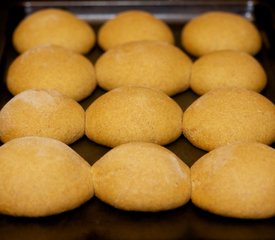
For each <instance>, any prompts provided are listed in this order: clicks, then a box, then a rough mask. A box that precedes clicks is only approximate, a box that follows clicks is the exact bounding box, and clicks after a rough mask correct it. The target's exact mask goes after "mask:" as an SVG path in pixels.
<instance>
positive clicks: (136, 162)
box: [92, 142, 191, 212]
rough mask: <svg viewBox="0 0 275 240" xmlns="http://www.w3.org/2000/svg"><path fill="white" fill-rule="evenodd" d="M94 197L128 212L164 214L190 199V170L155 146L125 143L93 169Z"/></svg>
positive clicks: (174, 157) (165, 151) (170, 154)
mask: <svg viewBox="0 0 275 240" xmlns="http://www.w3.org/2000/svg"><path fill="white" fill-rule="evenodd" d="M92 175H93V182H94V189H95V195H96V196H97V197H98V198H99V199H101V200H102V201H104V202H106V203H108V204H110V205H112V206H114V207H116V208H119V209H123V210H128V211H152V212H155V211H162V210H168V209H173V208H176V207H179V206H182V205H183V204H185V203H186V202H187V201H188V200H189V199H190V194H191V184H190V169H189V167H188V166H187V165H186V164H185V163H184V162H183V161H181V160H180V159H179V158H178V157H177V156H176V155H175V154H174V153H172V152H170V151H169V150H168V149H166V148H164V147H161V146H159V145H156V144H153V143H144V142H131V143H126V144H122V145H120V146H118V147H116V148H114V149H112V150H110V151H109V152H107V153H106V154H105V155H104V156H103V157H102V158H100V159H99V160H98V161H97V162H96V163H95V164H94V165H93V166H92Z"/></svg>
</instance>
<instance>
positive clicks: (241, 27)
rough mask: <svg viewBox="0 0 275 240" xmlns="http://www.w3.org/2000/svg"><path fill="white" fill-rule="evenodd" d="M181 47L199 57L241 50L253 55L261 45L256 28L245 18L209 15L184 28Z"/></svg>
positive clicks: (219, 12)
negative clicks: (211, 53)
mask: <svg viewBox="0 0 275 240" xmlns="http://www.w3.org/2000/svg"><path fill="white" fill-rule="evenodd" d="M181 43H182V45H183V47H184V48H185V50H186V51H188V52H189V53H191V54H192V55H194V56H197V57H199V56H202V55H205V54H207V53H210V52H214V51H218V50H239V51H244V52H247V53H249V54H252V55H254V54H256V53H257V52H258V51H259V50H260V48H261V44H262V41H261V36H260V34H259V31H258V30H257V28H256V27H255V26H254V25H253V23H251V22H250V21H249V20H248V19H246V18H245V17H243V16H241V15H238V14H235V13H229V12H222V11H210V12H206V13H204V14H202V15H199V16H197V17H195V18H194V19H191V20H190V21H189V22H188V23H187V24H186V25H185V26H184V27H183V29H182V33H181Z"/></svg>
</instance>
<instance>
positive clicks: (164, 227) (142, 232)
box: [0, 1, 275, 240]
mask: <svg viewBox="0 0 275 240" xmlns="http://www.w3.org/2000/svg"><path fill="white" fill-rule="evenodd" d="M45 7H58V8H63V9H67V10H69V11H71V12H73V13H75V14H76V15H78V16H79V17H80V18H82V19H84V20H86V21H88V22H89V23H90V24H92V26H93V28H94V29H95V30H96V31H97V30H98V28H99V27H100V25H101V24H102V22H104V21H106V20H107V19H110V18H112V17H113V16H114V15H115V14H116V13H118V12H121V11H124V10H128V9H141V10H146V11H149V12H151V13H153V14H155V15H156V16H157V17H158V18H160V19H163V20H164V21H166V22H167V23H168V24H169V25H170V27H171V28H172V30H173V32H174V35H175V37H176V44H177V46H179V47H181V46H180V32H181V29H182V27H183V25H184V23H185V22H186V21H187V20H189V19H190V18H192V17H194V16H196V15H198V14H201V13H203V12H206V11H210V10H226V11H230V12H235V13H238V14H241V15H243V16H245V17H247V18H249V19H250V20H251V21H254V22H255V23H256V25H257V26H258V28H259V29H260V31H261V35H262V38H263V42H264V44H263V45H264V46H263V48H262V50H261V52H260V53H259V54H257V56H256V57H257V59H258V60H259V61H260V62H261V63H262V65H263V67H264V68H265V70H266V72H267V75H268V85H267V87H266V88H265V89H264V90H263V92H262V94H263V95H265V96H266V97H268V98H269V99H270V100H271V101H273V102H275V50H274V46H273V44H275V42H274V41H273V40H274V36H273V35H274V30H273V19H272V11H271V9H270V8H269V6H268V5H266V4H265V2H263V1H261V2H252V1H28V2H24V1H21V2H17V3H15V4H13V5H11V7H10V8H9V9H6V11H5V14H6V15H7V19H5V18H4V17H5V14H2V15H1V17H0V18H1V19H0V20H1V22H0V37H1V41H0V54H1V55H0V61H1V65H0V72H1V77H2V81H1V85H0V108H2V106H3V105H4V104H5V103H6V102H7V101H8V100H9V99H10V98H11V97H12V95H11V94H10V93H9V92H8V91H7V89H6V86H5V75H6V70H7V68H8V66H9V64H10V63H11V61H12V60H13V59H14V58H15V57H16V56H17V55H18V54H17V53H16V51H15V50H14V48H13V46H12V44H11V35H12V32H13V30H14V28H15V27H16V25H17V24H18V23H19V21H20V20H21V19H22V18H23V17H25V16H26V15H28V14H30V13H32V12H33V11H36V10H39V9H41V8H45ZM1 12H4V10H3V9H2V10H1ZM102 52H103V51H102V50H101V49H100V48H99V47H98V46H96V47H95V48H94V49H93V50H92V51H91V52H90V53H88V54H87V55H86V56H87V57H88V58H89V59H90V60H91V61H92V62H93V63H95V62H96V60H97V58H98V57H99V56H100V55H101V54H102ZM104 93H105V91H104V90H102V89H100V88H99V87H97V89H96V91H95V92H94V93H93V94H92V95H91V96H90V97H88V98H87V99H85V100H83V101H82V102H80V103H81V105H82V106H83V108H84V109H86V108H87V107H88V106H89V105H90V104H91V103H92V102H93V101H94V100H95V99H96V98H97V97H99V96H100V95H102V94H104ZM197 97H198V96H197V95H196V94H195V93H193V92H192V91H191V90H187V91H185V92H184V93H181V94H178V95H176V96H174V97H173V98H174V99H175V100H176V101H177V102H178V104H179V105H180V106H181V107H182V109H183V110H185V109H186V108H187V107H188V106H189V105H190V104H191V103H192V102H193V101H194V100H195V99H196V98H197ZM70 146H71V147H72V148H73V149H74V150H75V151H77V152H78V153H79V154H80V155H81V156H82V157H83V158H84V159H85V160H87V161H88V162H89V163H90V164H91V165H92V164H93V163H94V162H95V161H97V160H98V159H99V158H100V157H101V156H102V155H103V154H105V153H106V152H107V151H108V150H109V148H107V147H104V146H100V145H98V144H96V143H93V142H92V141H90V140H88V139H87V138H86V137H83V138H82V139H80V140H79V141H77V142H76V143H74V144H72V145H70ZM273 146H274V145H273ZM166 147H167V148H168V149H170V150H172V151H173V152H174V153H175V154H177V156H179V157H180V158H181V159H182V160H183V161H184V162H186V163H187V164H188V165H189V166H191V165H192V164H193V163H194V162H195V161H196V160H197V159H198V158H199V157H200V156H202V155H203V154H204V153H205V152H204V151H202V150H199V149H198V148H195V147H194V146H192V145H191V144H190V143H189V142H188V141H187V140H186V139H185V138H184V136H181V137H180V138H179V139H178V140H177V141H175V142H173V143H171V144H169V145H167V146H166ZM274 204H275V203H274ZM198 238H199V239H274V238H275V218H270V219H265V220H240V219H232V218H224V217H221V216H216V215H214V214H210V213H207V212H205V211H202V210H200V209H198V208H197V207H195V206H194V205H193V204H192V203H191V202H189V203H187V204H186V205H184V206H182V207H180V208H178V209H175V210H171V211H165V212H158V213H141V212H125V211H121V210H118V209H115V208H113V207H111V206H108V205H107V204H105V203H103V202H101V201H100V200H98V199H97V198H95V197H94V198H92V199H91V200H90V201H88V202H87V203H85V204H84V205H82V206H81V207H79V208H77V209H75V210H72V211H69V212H65V213H62V214H59V215H56V216H51V217H45V218H14V217H9V216H5V215H0V239H1V240H2V239H9V240H13V239H198Z"/></svg>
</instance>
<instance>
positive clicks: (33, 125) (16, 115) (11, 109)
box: [0, 89, 85, 144]
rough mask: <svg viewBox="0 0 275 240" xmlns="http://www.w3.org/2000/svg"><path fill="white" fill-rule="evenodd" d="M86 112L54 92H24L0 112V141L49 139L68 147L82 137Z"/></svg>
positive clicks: (70, 100)
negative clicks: (25, 137)
mask: <svg viewBox="0 0 275 240" xmlns="http://www.w3.org/2000/svg"><path fill="white" fill-rule="evenodd" d="M84 121H85V111H84V109H83V108H82V107H81V105H80V104H78V103H77V102H76V101H74V100H73V99H71V98H69V97H66V96H64V95H62V94H60V93H59V92H57V91H55V90H32V89H30V90H26V91H24V92H22V93H19V94H18V95H16V96H15V97H13V98H12V99H11V100H10V101H9V102H8V103H6V105H5V106H4V107H3V108H2V109H1V111H0V139H1V141H2V142H7V141H10V140H11V139H14V138H18V137H24V136H41V137H50V138H55V139H57V140H60V141H62V142H64V143H66V144H71V143H73V142H75V141H76V140H78V139H79V138H81V137H82V136H83V135H84V128H85V124H84Z"/></svg>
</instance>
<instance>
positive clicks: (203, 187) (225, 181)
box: [191, 143, 275, 218]
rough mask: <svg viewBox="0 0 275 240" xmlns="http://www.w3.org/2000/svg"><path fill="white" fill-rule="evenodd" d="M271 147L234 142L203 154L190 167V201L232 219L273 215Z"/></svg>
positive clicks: (273, 157)
mask: <svg viewBox="0 0 275 240" xmlns="http://www.w3.org/2000/svg"><path fill="white" fill-rule="evenodd" d="M274 171H275V150H274V149H273V148H271V147H269V146H266V145H264V144H261V143H235V144H229V145H226V146H223V147H220V148H217V149H215V150H213V151H211V152H209V153H208V154H206V155H204V156H203V157H202V158H200V159H199V160H198V161H196V162H195V163H194V165H193V166H192V167H191V181H192V196H191V199H192V202H193V203H194V204H195V205H197V206H198V207H200V208H202V209H204V210H207V211H209V212H212V213H215V214H219V215H223V216H227V217H235V218H268V217H272V216H275V205H274V202H275V191H274V189H275V175H274Z"/></svg>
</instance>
